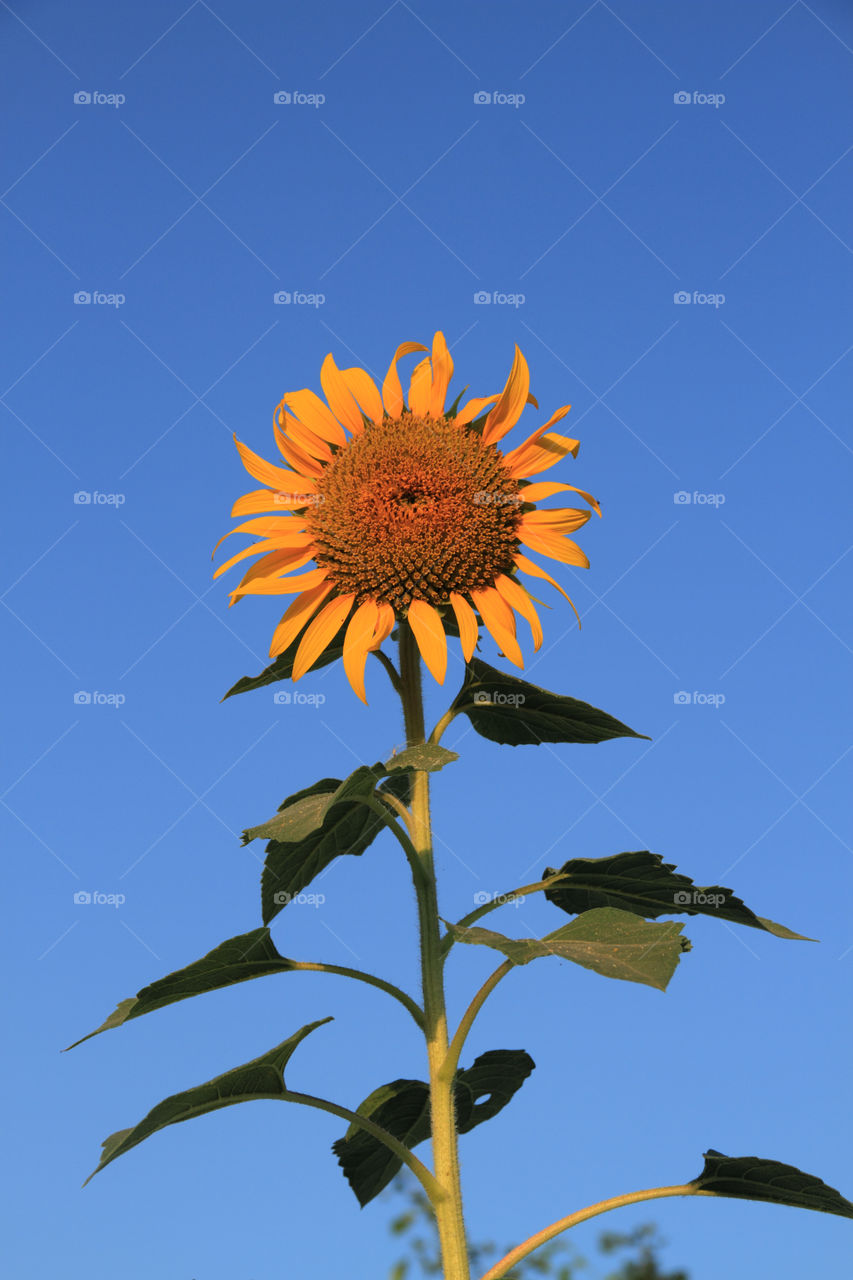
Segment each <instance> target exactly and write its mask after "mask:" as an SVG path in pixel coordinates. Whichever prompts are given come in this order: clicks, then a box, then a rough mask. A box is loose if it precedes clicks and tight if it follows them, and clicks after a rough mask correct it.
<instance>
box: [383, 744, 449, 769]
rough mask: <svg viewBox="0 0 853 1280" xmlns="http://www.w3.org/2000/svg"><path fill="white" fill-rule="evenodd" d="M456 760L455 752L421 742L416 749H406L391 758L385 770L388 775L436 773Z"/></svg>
mask: <svg viewBox="0 0 853 1280" xmlns="http://www.w3.org/2000/svg"><path fill="white" fill-rule="evenodd" d="M458 759H459V755H458V753H457V752H455V751H448V750H447V748H446V747H439V746H437V745H436V743H434V742H422V743H420V744H419V745H418V746H416V747H407V748H406V749H405V751H401V752H400V754H399V755H397V756H392V757H391V759H390V760H388V761H387V762H386V764H385V769H386V771H387V772H388V773H389V774H394V773H401V772H404V771H406V772H407V771H408V770H410V769H423V770H424V771H425V772H427V773H437V772H438V770H439V769H443V768H444V766H445V765H446V764H452V763H453V761H454V760H458Z"/></svg>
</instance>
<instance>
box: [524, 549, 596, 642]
mask: <svg viewBox="0 0 853 1280" xmlns="http://www.w3.org/2000/svg"><path fill="white" fill-rule="evenodd" d="M513 559H514V560H515V563H516V567H517V568H518V569H519V570H520V571H521V573H526V574H527V575H528V576H529V577H531V578H544V579H545V581H546V582H550V584H551V586H552V587H556V588H557V590H558V591H559V593H560V595H561V596H564V597H565V599H566V600H568V602H569V604H570V605H571V606H572V609H573V610H574V614H575V617H576V618H577V620H578V630H580V625H581V616H580V614H579V613H578V611H577V609H575V603H574V601H573V600H572V598H571V596H568V595H566V593H565V591H564V590H563V588H562V587H561V586H560V584H559V582H557V581H556V579H554V578H552V577H551V575H550V573H546V572H545V570H544V569H542V568H540V566H539V565H538V564H536V562H535V561H534V560H528V558H527V556H523V555H522V554H521V552H519V553H518V554H517V555H516V556H514V557H513Z"/></svg>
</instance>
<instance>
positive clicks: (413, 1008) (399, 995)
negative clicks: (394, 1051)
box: [291, 960, 424, 1031]
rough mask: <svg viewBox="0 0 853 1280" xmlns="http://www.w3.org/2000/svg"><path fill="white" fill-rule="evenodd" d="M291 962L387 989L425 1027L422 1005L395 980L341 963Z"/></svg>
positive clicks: (309, 970)
mask: <svg viewBox="0 0 853 1280" xmlns="http://www.w3.org/2000/svg"><path fill="white" fill-rule="evenodd" d="M291 964H292V965H293V967H294V969H299V970H305V971H306V972H307V973H336V974H339V975H340V977H342V978H355V979H356V981H357V982H367V983H368V984H369V985H370V986H371V987H378V988H379V990H380V991H386V992H387V993H388V995H389V996H393V997H394V999H395V1000H399V1002H400V1004H401V1005H402V1006H403V1008H404V1009H408V1011H409V1013H410V1014H411V1015H412V1017H413V1018H414V1020H415V1022H416V1023H417V1024H418V1026H419V1027H420V1029H421V1031H423V1029H424V1015H423V1010H422V1009H421V1007H420V1005H419V1004H418V1003H417V1001H416V1000H413V999H412V997H411V996H409V995H406V992H405V991H401V990H400V988H399V987H395V986H394V984H393V982H386V981H385V979H384V978H377V977H376V975H375V974H373V973H364V972H363V970H361V969H349V968H347V966H346V965H341V964H319V963H317V964H315V963H314V962H313V961H310V960H292V961H291Z"/></svg>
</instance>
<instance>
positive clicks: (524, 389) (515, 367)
mask: <svg viewBox="0 0 853 1280" xmlns="http://www.w3.org/2000/svg"><path fill="white" fill-rule="evenodd" d="M529 391H530V370H529V369H528V367H527V361H526V360H525V358H524V356H523V355H522V354H521V351H520V350H519V348H518V347H516V348H515V358H514V359H513V362H512V368H511V369H510V371H509V377H508V378H507V380H506V386H505V387H504V389H503V391H502V392H501V396H500V399H499V400H498V402H497V404H496V405H495V407H494V409H492V411H491V412H490V414H489V416H488V417H487V418H486V425H485V427H484V428H483V443H484V444H495V443H497V441H498V440H502V439H503V437H504V436H505V435H506V433H507V432H508V431H510V430H511V429H512V428H513V427H514V426H515V424H516V423H517V422H518V420H519V418H520V417H521V413H522V410H523V409H524V406H525V405H526V404H527V395H528V392H529Z"/></svg>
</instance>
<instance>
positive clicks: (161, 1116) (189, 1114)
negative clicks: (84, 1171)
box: [83, 1018, 332, 1186]
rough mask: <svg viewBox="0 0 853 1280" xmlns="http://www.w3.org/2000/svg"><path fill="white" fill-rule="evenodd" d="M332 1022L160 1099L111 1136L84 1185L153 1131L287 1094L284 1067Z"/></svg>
mask: <svg viewBox="0 0 853 1280" xmlns="http://www.w3.org/2000/svg"><path fill="white" fill-rule="evenodd" d="M331 1021H332V1019H331V1018H320V1019H319V1021H317V1022H309V1023H308V1024H307V1026H304V1027H301V1028H300V1030H299V1031H297V1032H295V1033H294V1034H293V1035H292V1036H289V1037H288V1039H287V1040H284V1041H283V1042H282V1043H281V1044H280V1045H277V1046H276V1048H275V1049H270V1051H269V1053H265V1054H262V1055H261V1057H259V1058H254V1059H253V1060H252V1061H251V1062H247V1063H245V1064H244V1065H243V1066H241V1067H234V1068H233V1070H231V1071H226V1072H224V1073H223V1074H222V1075H220V1076H215V1077H214V1079H213V1080H208V1081H207V1083H206V1084H201V1085H197V1086H196V1087H195V1088H194V1089H187V1090H185V1091H184V1092H183V1093H175V1094H172V1096H171V1097H169V1098H165V1099H164V1101H163V1102H158V1104H157V1106H156V1107H154V1108H153V1109H152V1110H151V1111H149V1112H148V1115H147V1116H145V1117H144V1119H142V1120H140V1122H139V1124H137V1125H134V1127H133V1128H131V1129H120V1130H119V1131H118V1132H117V1133H113V1134H111V1135H110V1137H109V1138H107V1140H106V1141H105V1142H104V1144H103V1151H102V1152H101V1159H100V1162H99V1164H98V1167H97V1168H96V1169H95V1170H94V1171H93V1172H92V1173H90V1174H89V1177H88V1178H87V1179H86V1182H84V1183H83V1186H86V1183H88V1182H91V1180H92V1178H94V1176H95V1174H96V1173H100V1171H101V1170H102V1169H103V1168H105V1166H106V1165H108V1164H110V1163H111V1161H113V1160H115V1159H116V1158H117V1157H118V1156H121V1155H124V1153H125V1152H126V1151H130V1149H131V1148H132V1147H136V1146H138V1145H139V1143H140V1142H144V1141H145V1139H146V1138H150V1136H151V1134H152V1133H157V1131H158V1130H160V1129H165V1128H166V1126H167V1125H170V1124H179V1123H180V1122H181V1121H182V1120H192V1119H194V1118H195V1117H196V1116H201V1115H206V1114H207V1113H208V1112H210V1111H218V1110H219V1109H220V1108H221V1107H230V1106H233V1105H235V1104H236V1103H238V1102H252V1101H257V1100H258V1099H262V1098H281V1097H282V1096H283V1095H284V1093H285V1083H284V1068H285V1067H286V1065H287V1063H288V1062H289V1060H290V1057H291V1055H292V1054H293V1052H294V1050H295V1049H296V1047H297V1045H298V1044H299V1043H300V1042H301V1041H302V1040H304V1039H305V1037H306V1036H307V1035H310V1034H311V1032H312V1031H315V1030H316V1028H317V1027H321V1026H322V1025H323V1024H324V1023H325V1022H331Z"/></svg>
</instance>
